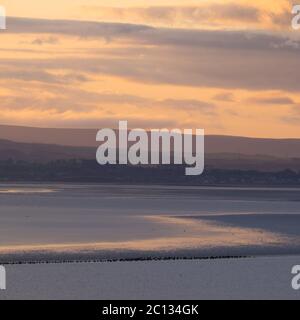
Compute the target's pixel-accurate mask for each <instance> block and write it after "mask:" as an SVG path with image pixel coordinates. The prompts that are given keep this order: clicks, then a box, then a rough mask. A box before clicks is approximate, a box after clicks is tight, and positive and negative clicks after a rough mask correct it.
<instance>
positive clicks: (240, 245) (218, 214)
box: [0, 184, 300, 262]
mask: <svg viewBox="0 0 300 320" xmlns="http://www.w3.org/2000/svg"><path fill="white" fill-rule="evenodd" d="M299 199H300V190H299V189H292V188H289V189H282V188H281V189H270V188H261V189H259V188H245V189H243V188H203V187H199V188H197V187H171V186H170V187H168V186H163V187H160V186H126V185H124V186H120V185H54V184H53V185H24V184H22V185H21V184H20V185H0V261H4V262H5V261H11V260H18V261H24V260H48V259H50V260H51V259H120V258H134V259H135V258H148V257H166V256H168V257H179V256H180V257H182V256H184V257H186V256H187V257H190V256H193V257H204V256H205V257H207V256H208V257H210V256H216V255H218V256H219V255H222V256H231V255H270V254H296V253H300V201H299Z"/></svg>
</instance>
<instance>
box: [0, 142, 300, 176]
mask: <svg viewBox="0 0 300 320" xmlns="http://www.w3.org/2000/svg"><path fill="white" fill-rule="evenodd" d="M95 157H96V147H73V146H61V145H53V144H40V143H21V142H13V141H8V140H0V161H7V160H12V161H26V162H35V163H47V162H52V161H56V160H71V159H77V160H95ZM205 167H206V169H225V170H258V171H281V170H285V169H291V170H295V171H300V157H299V158H279V157H272V156H264V155H242V154H235V153H207V154H206V155H205Z"/></svg>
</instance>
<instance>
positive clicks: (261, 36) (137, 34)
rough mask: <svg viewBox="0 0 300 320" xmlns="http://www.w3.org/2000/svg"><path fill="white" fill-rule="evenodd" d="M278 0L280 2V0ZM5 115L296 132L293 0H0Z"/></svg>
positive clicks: (69, 122) (78, 123)
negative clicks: (3, 10) (3, 11)
mask: <svg viewBox="0 0 300 320" xmlns="http://www.w3.org/2000/svg"><path fill="white" fill-rule="evenodd" d="M274 2H275V3H274ZM0 5H3V6H5V8H6V13H7V29H6V30H0V39H1V42H0V123H2V124H12V125H26V126H35V127H68V128H71V127H73V128H102V127H117V125H118V121H119V120H128V122H129V126H130V127H132V128H137V127H139V128H145V129H154V128H180V129H184V128H203V129H205V131H206V133H208V134H222V135H235V136H249V137H265V138H300V94H299V92H300V63H299V54H300V31H296V30H293V29H292V28H291V19H292V13H291V10H292V5H293V1H290V0H277V1H269V0H265V1H258V0H253V1H245V0H223V1H221V0H216V1H215V0H209V1H208V0H193V1H191V0H184V1H183V0H160V1H157V0H151V1H150V0H147V1H146V0H123V1H121V0H85V1H84V0H51V1H48V0H44V1H40V0H26V1H24V0H0Z"/></svg>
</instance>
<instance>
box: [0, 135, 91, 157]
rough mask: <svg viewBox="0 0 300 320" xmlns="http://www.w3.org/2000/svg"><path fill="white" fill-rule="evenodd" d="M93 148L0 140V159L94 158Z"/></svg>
mask: <svg viewBox="0 0 300 320" xmlns="http://www.w3.org/2000/svg"><path fill="white" fill-rule="evenodd" d="M94 158H95V148H91V147H90V148H89V147H70V146H67V147H65V146H60V145H50V144H37V143H20V142H12V141H8V140H0V161H4V160H14V161H28V162H51V161H55V160H68V159H94Z"/></svg>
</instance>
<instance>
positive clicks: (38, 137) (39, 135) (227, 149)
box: [0, 125, 300, 158]
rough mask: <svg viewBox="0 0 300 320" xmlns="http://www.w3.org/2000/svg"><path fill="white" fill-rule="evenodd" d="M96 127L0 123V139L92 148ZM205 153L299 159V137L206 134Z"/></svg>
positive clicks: (95, 143) (94, 141)
mask: <svg viewBox="0 0 300 320" xmlns="http://www.w3.org/2000/svg"><path fill="white" fill-rule="evenodd" d="M96 132H97V130H96V129H51V128H30V127H19V126H7V125H0V139H2V140H10V141H14V142H23V143H36V144H48V145H49V144H50V145H61V146H62V145H63V146H72V147H94V148H95V147H96V146H97V145H98V143H97V142H96V138H95V137H96ZM205 149H206V154H211V153H212V154H242V155H248V156H257V155H263V156H270V157H277V158H300V139H258V138H245V137H234V136H217V135H208V136H206V138H205Z"/></svg>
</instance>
